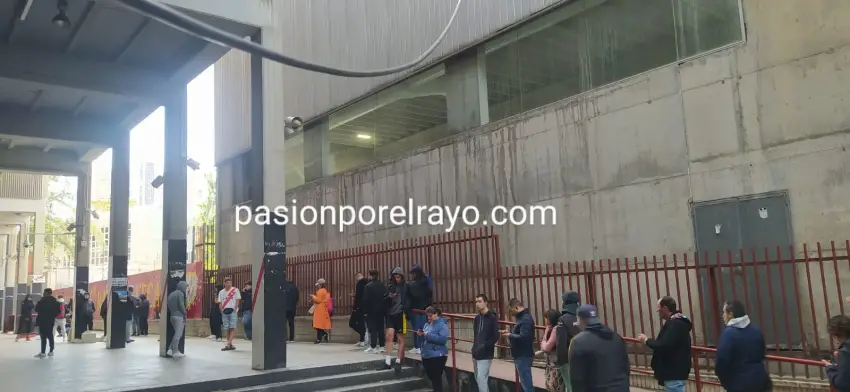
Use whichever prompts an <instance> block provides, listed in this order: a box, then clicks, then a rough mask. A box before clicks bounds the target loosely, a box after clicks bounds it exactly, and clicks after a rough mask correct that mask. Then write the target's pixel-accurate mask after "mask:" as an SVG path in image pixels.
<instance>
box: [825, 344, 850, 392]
mask: <svg viewBox="0 0 850 392" xmlns="http://www.w3.org/2000/svg"><path fill="white" fill-rule="evenodd" d="M826 376H827V378H829V385H830V386H831V387H833V388H835V390H836V391H838V392H847V391H850V339H848V340H845V341H844V343H841V345H840V346H838V357H836V358H835V362H834V363H833V364H832V365H829V366H827V367H826Z"/></svg>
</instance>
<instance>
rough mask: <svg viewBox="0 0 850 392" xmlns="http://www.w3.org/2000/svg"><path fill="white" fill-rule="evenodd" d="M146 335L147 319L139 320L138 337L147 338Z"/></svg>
mask: <svg viewBox="0 0 850 392" xmlns="http://www.w3.org/2000/svg"><path fill="white" fill-rule="evenodd" d="M147 334H148V318H147V317H142V318H140V319H139V335H142V336H147Z"/></svg>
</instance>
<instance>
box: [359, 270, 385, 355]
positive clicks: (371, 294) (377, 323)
mask: <svg viewBox="0 0 850 392" xmlns="http://www.w3.org/2000/svg"><path fill="white" fill-rule="evenodd" d="M369 279H370V282H369V283H368V284H367V285H366V287H365V288H364V289H363V305H362V307H361V309H363V315H364V316H365V317H366V325H367V326H368V328H369V335H370V337H371V339H370V342H369V346H370V347H369V348H368V349H366V352H367V353H381V352H387V350H386V349H385V348H384V345H385V343H386V342H385V341H384V338H385V337H386V336H385V335H384V317H385V315H386V311H387V307H386V303H385V302H384V301H385V298H386V295H387V286H386V285H384V282H381V279H379V278H378V270H374V269H373V270H370V271H369Z"/></svg>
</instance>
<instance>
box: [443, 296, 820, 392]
mask: <svg viewBox="0 0 850 392" xmlns="http://www.w3.org/2000/svg"><path fill="white" fill-rule="evenodd" d="M443 317H444V318H446V319H448V325H449V342H450V343H451V344H450V345H449V347H448V348H449V356H450V357H451V364H452V366H451V383H452V388H453V390H459V388H460V386H459V384H458V376H457V369H458V364H457V351H459V350H458V349H457V346H456V344H457V343H458V342H466V343H470V344H471V343H473V339H465V338H459V337H457V333H456V325H455V320H464V321H468V322H472V321H474V320H475V317H473V316H466V315H460V314H451V313H443ZM499 325H502V326H508V327H513V326H514V325H516V323H514V322H511V321H506V320H499ZM534 329H535V331H537V332H538V336H539V333H540V332H544V331H545V330H546V327H543V326H540V325H535V326H534ZM503 340H504V339H503ZM623 340H625V341H626V342H631V343H637V344H640V345H641V347H642V346H643V344H642V343H640V341H639V340H638V339H637V338H632V337H623ZM534 344H535V345H537V347H538V348H539V345H540V340H539V339H535V342H534ZM496 347H497V348H502V349H507V350H510V346H509V345H507V344H504V343H502V342H501V341H500V343H497V344H496ZM691 350H692V351H691V352H692V358H693V360H692V375H691V376H690V379H689V381H691V382H694V383H695V386H696V390H697V391H701V390H702V389H703V385H705V384H708V385H716V386H720V385H721V384H720V382H718V381H714V380H706V379H705V378H704V377H703V376H704V374H703V373H702V371H704V370H707V369H704V368H703V367H701V366H700V363H701V361H700V359H703V360H705V359H707V358H709V357H710V356H711V355H712V354H714V353H716V352H717V349H715V348H711V347H702V346H696V345H694V346H691ZM765 362H766V363H769V362H774V363H786V364H798V365H806V366H815V367H819V368H824V367H826V363H824V362H822V361H814V360H808V359H800V358H791V357H785V356H777V355H766V356H765ZM630 371H631V372H634V373H640V374H645V375H649V376H652V375H653V372H652V370H651V369H649V368H648V367H646V366H636V365H635V363H631V368H630ZM514 386H515V390H516V391H519V390H520V383H519V374H518V373H516V372H515V373H514Z"/></svg>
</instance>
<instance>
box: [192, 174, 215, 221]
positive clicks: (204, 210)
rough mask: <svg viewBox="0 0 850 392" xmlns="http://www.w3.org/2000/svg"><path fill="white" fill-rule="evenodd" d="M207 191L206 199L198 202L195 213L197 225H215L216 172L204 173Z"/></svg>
mask: <svg viewBox="0 0 850 392" xmlns="http://www.w3.org/2000/svg"><path fill="white" fill-rule="evenodd" d="M204 180H205V185H206V192H205V197H204V200H203V201H201V203H200V204H198V213H197V214H196V215H195V219H194V222H193V223H194V225H195V226H208V227H210V228H212V227H215V196H216V195H215V173H212V172H210V173H204Z"/></svg>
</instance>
